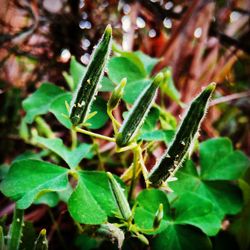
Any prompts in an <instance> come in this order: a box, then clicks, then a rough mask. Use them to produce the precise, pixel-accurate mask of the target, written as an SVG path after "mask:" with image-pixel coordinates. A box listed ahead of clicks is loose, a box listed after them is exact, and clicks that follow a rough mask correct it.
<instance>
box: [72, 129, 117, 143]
mask: <svg viewBox="0 0 250 250" xmlns="http://www.w3.org/2000/svg"><path fill="white" fill-rule="evenodd" d="M74 129H75V131H77V132H79V133H82V134H85V135H89V136H93V137H96V138H99V139H102V140H106V141H110V142H115V138H111V137H108V136H105V135H99V134H96V133H93V132H90V131H88V130H85V129H81V128H78V127H75V128H74Z"/></svg>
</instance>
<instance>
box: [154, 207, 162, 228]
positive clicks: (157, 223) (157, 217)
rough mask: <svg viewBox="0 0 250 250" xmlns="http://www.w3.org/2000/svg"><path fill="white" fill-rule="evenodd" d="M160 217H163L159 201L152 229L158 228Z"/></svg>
mask: <svg viewBox="0 0 250 250" xmlns="http://www.w3.org/2000/svg"><path fill="white" fill-rule="evenodd" d="M162 219H163V204H162V203H161V204H160V205H159V208H158V210H157V211H156V214H155V218H154V223H153V228H154V229H158V228H159V227H160V225H161V221H162Z"/></svg>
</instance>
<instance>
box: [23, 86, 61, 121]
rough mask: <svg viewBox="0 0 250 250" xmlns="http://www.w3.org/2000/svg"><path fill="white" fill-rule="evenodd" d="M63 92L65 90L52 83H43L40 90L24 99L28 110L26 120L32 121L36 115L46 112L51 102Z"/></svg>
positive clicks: (25, 107)
mask: <svg viewBox="0 0 250 250" xmlns="http://www.w3.org/2000/svg"><path fill="white" fill-rule="evenodd" d="M63 93H64V90H62V89H61V88H59V87H57V86H55V85H53V84H51V83H43V84H42V85H41V86H40V88H39V89H38V90H36V91H35V92H34V93H33V94H32V95H30V96H29V97H28V98H27V99H25V100H24V101H23V108H24V110H25V111H26V115H25V118H24V119H25V122H27V123H32V122H33V121H34V118H35V116H37V115H42V114H46V113H47V112H48V110H49V107H50V104H51V103H52V102H53V101H54V100H55V99H56V98H57V97H58V96H60V95H61V94H63Z"/></svg>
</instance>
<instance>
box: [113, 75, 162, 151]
mask: <svg viewBox="0 0 250 250" xmlns="http://www.w3.org/2000/svg"><path fill="white" fill-rule="evenodd" d="M162 81H163V74H162V73H159V74H157V75H156V77H155V78H154V80H153V81H152V83H151V84H150V85H149V86H148V87H147V88H146V89H145V90H144V91H143V92H142V93H141V95H140V96H139V97H138V99H137V101H136V102H135V104H134V106H133V107H132V109H130V111H129V113H128V115H127V117H126V119H125V121H124V122H123V124H122V126H121V128H120V130H119V132H118V134H117V138H116V143H117V145H118V146H119V147H124V146H126V145H127V144H129V143H130V142H131V141H132V140H133V139H134V137H135V136H136V135H137V132H138V131H139V129H140V127H141V126H142V124H143V122H144V120H145V118H146V116H147V114H148V112H149V110H150V108H151V107H152V105H153V103H154V101H155V98H156V91H157V89H158V87H159V85H160V84H161V82H162Z"/></svg>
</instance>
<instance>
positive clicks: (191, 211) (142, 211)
mask: <svg viewBox="0 0 250 250" xmlns="http://www.w3.org/2000/svg"><path fill="white" fill-rule="evenodd" d="M137 202H138V207H137V208H136V211H135V222H136V224H137V225H138V226H139V227H140V228H143V229H150V228H152V222H153V220H154V216H155V212H156V211H157V209H158V207H159V204H160V203H162V204H163V208H164V217H163V220H162V222H161V225H160V231H162V230H164V229H165V228H166V227H168V226H169V225H173V224H178V225H186V224H188V225H193V226H195V227H198V228H200V229H201V230H202V231H203V232H204V233H205V234H208V235H210V236H211V235H216V234H217V233H218V231H219V230H220V227H221V220H222V217H219V216H218V215H217V214H216V212H217V211H216V210H215V209H214V205H213V203H212V202H211V201H209V200H208V199H205V198H203V197H201V196H199V195H197V194H195V193H192V192H186V193H183V194H182V195H181V196H180V197H177V199H175V200H173V201H172V203H171V207H170V205H169V202H168V198H167V196H166V195H165V193H164V192H162V191H160V190H157V189H149V190H144V191H142V192H141V193H140V194H139V195H138V197H137ZM157 232H159V231H158V230H157Z"/></svg>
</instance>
